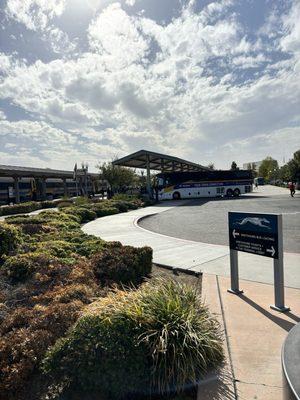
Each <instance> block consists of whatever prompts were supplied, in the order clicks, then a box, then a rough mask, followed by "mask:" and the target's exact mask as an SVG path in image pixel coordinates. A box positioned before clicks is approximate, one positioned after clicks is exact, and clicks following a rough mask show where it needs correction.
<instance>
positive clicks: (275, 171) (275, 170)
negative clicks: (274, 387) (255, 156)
mask: <svg viewBox="0 0 300 400" xmlns="http://www.w3.org/2000/svg"><path fill="white" fill-rule="evenodd" d="M258 175H259V176H262V177H263V178H264V179H265V180H266V181H268V182H269V181H271V180H274V179H277V178H278V175H279V166H278V162H277V160H274V158H272V157H267V158H265V159H264V160H263V161H262V163H261V164H260V166H259V169H258Z"/></svg>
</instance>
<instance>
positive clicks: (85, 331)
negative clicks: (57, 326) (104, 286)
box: [43, 280, 223, 399]
mask: <svg viewBox="0 0 300 400" xmlns="http://www.w3.org/2000/svg"><path fill="white" fill-rule="evenodd" d="M222 360H223V349H222V338H221V333H220V327H219V324H218V322H217V321H216V320H215V319H214V318H213V317H212V316H211V315H210V314H209V312H208V310H207V308H206V307H205V306H204V305H203V303H202V302H201V299H200V298H199V296H198V293H197V291H196V289H194V288H192V287H191V286H185V285H181V284H179V283H176V282H175V281H173V280H170V281H166V280H159V281H158V280H157V281H154V282H150V283H147V284H146V285H143V286H142V287H141V288H140V289H138V290H136V291H118V290H116V291H115V292H113V293H111V294H110V295H108V296H107V297H106V298H103V299H100V300H98V301H97V302H95V303H93V304H91V305H90V306H89V307H88V311H87V314H86V315H85V316H83V317H82V318H81V319H80V320H79V321H78V322H77V323H76V325H75V326H74V327H73V329H72V330H71V331H69V333H68V335H67V337H66V338H63V339H60V340H59V341H57V342H56V344H55V345H54V346H53V347H52V348H51V349H50V351H49V352H48V353H47V356H46V357H45V359H44V362H43V369H44V371H45V372H46V374H49V375H50V376H52V377H53V378H54V379H55V380H56V382H57V384H61V383H62V382H63V381H64V380H67V381H71V382H73V384H75V385H76V389H82V390H94V391H96V392H98V393H100V395H101V394H104V395H106V396H107V397H108V398H114V399H121V398H123V397H124V395H126V394H128V393H132V392H140V393H144V394H146V393H148V394H149V393H150V392H158V393H166V392H169V391H174V392H180V391H181V390H182V389H183V388H184V387H185V386H186V385H188V384H191V383H196V382H197V380H198V379H199V378H200V377H201V376H202V375H203V374H205V373H206V372H207V371H209V370H210V369H213V368H216V367H217V366H219V365H220V363H221V362H222Z"/></svg>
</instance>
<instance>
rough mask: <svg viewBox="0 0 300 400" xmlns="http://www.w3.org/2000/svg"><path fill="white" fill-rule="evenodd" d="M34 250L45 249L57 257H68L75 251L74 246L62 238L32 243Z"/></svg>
mask: <svg viewBox="0 0 300 400" xmlns="http://www.w3.org/2000/svg"><path fill="white" fill-rule="evenodd" d="M34 250H35V251H45V252H47V253H49V254H50V255H52V256H54V257H57V258H69V257H72V256H73V255H74V253H75V246H74V245H73V244H72V243H68V242H66V241H64V240H48V241H47V242H38V243H36V244H35V245H34Z"/></svg>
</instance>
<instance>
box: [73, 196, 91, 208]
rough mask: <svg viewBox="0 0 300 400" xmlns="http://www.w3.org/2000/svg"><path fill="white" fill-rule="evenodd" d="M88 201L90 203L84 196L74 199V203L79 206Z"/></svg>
mask: <svg viewBox="0 0 300 400" xmlns="http://www.w3.org/2000/svg"><path fill="white" fill-rule="evenodd" d="M89 203H91V200H90V199H88V198H87V197H85V196H80V197H76V199H75V200H74V204H75V205H76V206H79V207H81V206H83V205H86V204H89Z"/></svg>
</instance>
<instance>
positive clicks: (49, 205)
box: [41, 200, 57, 208]
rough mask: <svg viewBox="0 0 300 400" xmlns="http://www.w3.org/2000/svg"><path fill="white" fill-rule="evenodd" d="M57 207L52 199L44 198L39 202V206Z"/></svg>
mask: <svg viewBox="0 0 300 400" xmlns="http://www.w3.org/2000/svg"><path fill="white" fill-rule="evenodd" d="M54 207H57V203H56V202H54V201H49V200H45V201H42V202H41V208H54Z"/></svg>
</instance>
